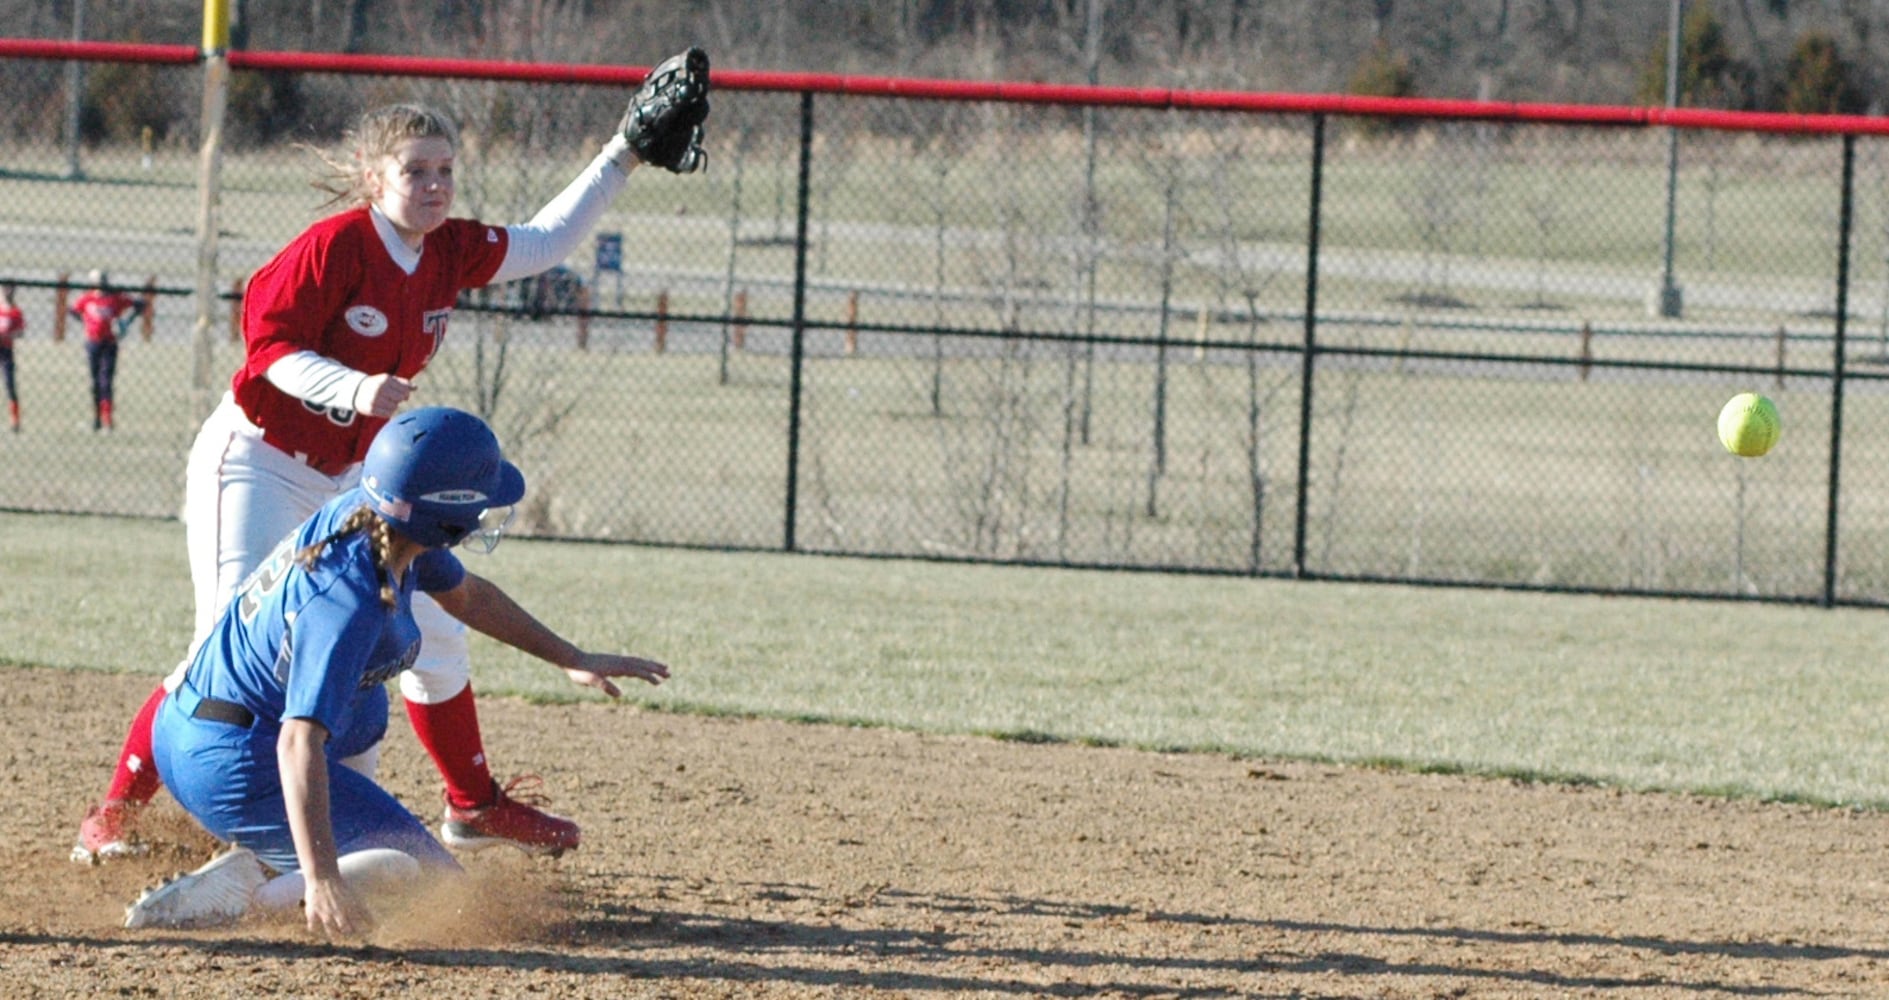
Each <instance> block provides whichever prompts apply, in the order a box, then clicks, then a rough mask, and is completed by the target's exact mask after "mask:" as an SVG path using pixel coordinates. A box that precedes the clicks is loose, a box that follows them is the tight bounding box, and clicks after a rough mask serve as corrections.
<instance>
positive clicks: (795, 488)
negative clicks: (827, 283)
mask: <svg viewBox="0 0 1889 1000" xmlns="http://www.w3.org/2000/svg"><path fill="white" fill-rule="evenodd" d="M812 172H813V91H811V90H805V91H801V93H800V187H799V191H798V192H797V193H796V197H797V198H798V199H799V204H798V205H797V206H796V207H795V216H796V218H795V221H794V320H793V323H794V326H793V329H794V338H793V361H792V362H791V366H792V370H791V371H790V372H789V373H788V374H789V379H790V388H789V389H788V393H787V397H788V398H787V512H786V520H787V525H786V529H785V532H784V534H783V541H782V544H781V547H782V549H784V550H785V551H788V552H792V551H794V545H795V542H794V520H795V514H796V513H797V507H796V503H795V500H796V497H797V496H798V494H799V490H800V391H801V390H800V385H801V367H802V363H803V361H804V359H805V357H806V344H807V213H808V206H809V204H810V198H809V195H808V191H809V189H810V187H811V185H810V183H809V178H810V177H811V175H812Z"/></svg>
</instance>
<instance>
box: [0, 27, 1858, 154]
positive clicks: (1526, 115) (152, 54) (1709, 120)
mask: <svg viewBox="0 0 1889 1000" xmlns="http://www.w3.org/2000/svg"><path fill="white" fill-rule="evenodd" d="M227 56H228V59H229V64H230V67H231V68H232V69H235V70H255V71H266V70H278V71H289V72H299V73H341V74H364V75H372V76H414V77H444V78H453V79H467V80H510V81H515V82H522V83H579V84H593V85H599V86H618V87H622V86H634V85H635V84H637V83H640V82H641V81H642V79H643V77H644V76H645V75H646V74H647V73H648V72H649V67H647V66H601V65H571V64H554V63H521V62H506V61H502V60H487V59H434V58H423V57H418V56H375V55H346V54H342V53H327V52H247V51H233V52H230V53H228V54H227ZM202 58H203V53H202V52H201V51H200V50H198V49H196V48H193V47H190V46H185V45H131V44H124V43H117V42H67V41H55V40H49V39H22V38H0V59H61V60H80V61H86V62H145V63H163V64H170V65H176V64H188V63H194V62H197V61H199V60H201V59H202ZM713 80H714V84H715V86H716V88H717V89H721V90H745V91H755V92H787V93H817V94H845V95H848V96H853V97H894V98H914V99H923V100H938V101H996V102H1003V103H1012V104H1056V105H1077V106H1089V107H1113V108H1156V109H1166V108H1172V109H1176V110H1183V111H1228V112H1245V113H1267V114H1326V115H1342V116H1364V117H1380V118H1413V119H1442V120H1457V121H1493V122H1514V123H1518V124H1520V123H1536V124H1557V125H1611V126H1625V127H1630V128H1649V127H1663V126H1672V127H1675V128H1694V129H1719V130H1724V131H1737V132H1773V133H1785V134H1798V135H1889V118H1879V117H1870V116H1865V115H1795V114H1780V113H1762V112H1745V111H1715V110H1710V109H1706V108H1654V107H1627V106H1609V105H1586V104H1525V103H1520V102H1506V101H1459V100H1440V99H1432V98H1396V97H1360V96H1356V95H1351V94H1262V93H1249V92H1244V91H1212V90H1173V89H1163V88H1137V87H1097V86H1086V85H1077V84H1054V83H1015V82H982V81H975V80H929V79H911V78H904V77H880V76H844V75H839V74H832V73H780V72H765V71H743V70H725V69H724V70H717V71H715V73H714V75H713Z"/></svg>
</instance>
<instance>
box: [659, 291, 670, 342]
mask: <svg viewBox="0 0 1889 1000" xmlns="http://www.w3.org/2000/svg"><path fill="white" fill-rule="evenodd" d="M668 348H669V290H668V289H667V288H665V289H663V290H662V291H660V292H657V293H656V353H657V354H661V353H662V352H663V351H665V350H667V349H668Z"/></svg>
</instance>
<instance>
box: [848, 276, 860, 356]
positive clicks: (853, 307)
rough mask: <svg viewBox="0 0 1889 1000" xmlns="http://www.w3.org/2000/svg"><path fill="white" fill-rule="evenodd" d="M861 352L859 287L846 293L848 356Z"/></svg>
mask: <svg viewBox="0 0 1889 1000" xmlns="http://www.w3.org/2000/svg"><path fill="white" fill-rule="evenodd" d="M858 353H859V289H857V288H855V289H853V290H852V291H850V292H848V293H846V356H847V357H849V358H850V357H852V356H853V355H855V354H858Z"/></svg>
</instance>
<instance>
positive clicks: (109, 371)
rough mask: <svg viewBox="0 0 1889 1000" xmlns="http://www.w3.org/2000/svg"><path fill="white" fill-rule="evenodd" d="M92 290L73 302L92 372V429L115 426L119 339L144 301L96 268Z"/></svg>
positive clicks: (106, 428)
mask: <svg viewBox="0 0 1889 1000" xmlns="http://www.w3.org/2000/svg"><path fill="white" fill-rule="evenodd" d="M90 283H91V286H92V287H91V289H90V290H89V291H87V292H85V293H84V294H82V295H80V296H79V297H78V299H77V300H75V301H74V302H73V303H72V306H71V308H70V310H69V311H70V312H71V313H72V315H74V316H77V317H78V318H79V321H80V322H82V323H84V324H85V363H86V366H87V367H88V368H90V369H91V372H92V429H93V430H99V429H101V428H102V429H104V430H111V429H112V381H113V380H114V379H116V378H117V377H118V338H119V337H122V336H124V334H125V328H126V327H128V326H130V325H131V320H132V319H133V318H134V317H136V316H137V315H138V314H139V313H141V312H143V311H144V303H143V302H140V301H139V300H137V299H134V298H132V297H131V296H129V295H126V294H125V293H123V292H120V291H117V290H115V289H113V288H112V286H111V276H110V275H107V274H106V273H105V272H103V271H93V272H92V275H91V281H90Z"/></svg>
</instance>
